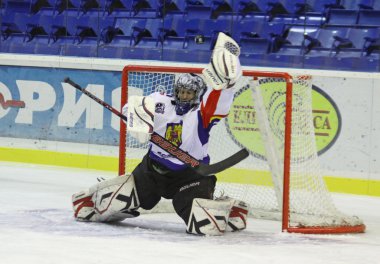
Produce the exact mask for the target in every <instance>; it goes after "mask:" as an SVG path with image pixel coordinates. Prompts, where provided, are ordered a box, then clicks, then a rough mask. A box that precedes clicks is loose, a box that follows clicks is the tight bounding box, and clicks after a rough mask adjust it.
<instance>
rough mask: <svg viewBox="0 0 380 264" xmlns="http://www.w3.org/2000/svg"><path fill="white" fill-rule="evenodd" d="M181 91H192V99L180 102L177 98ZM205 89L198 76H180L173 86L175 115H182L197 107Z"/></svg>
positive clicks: (188, 74)
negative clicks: (193, 93)
mask: <svg viewBox="0 0 380 264" xmlns="http://www.w3.org/2000/svg"><path fill="white" fill-rule="evenodd" d="M182 89H188V90H192V91H194V92H195V95H194V98H193V99H191V100H189V101H182V100H181V99H180V97H179V93H180V90H182ZM206 89H207V86H206V84H205V82H204V81H203V79H202V78H201V77H200V76H198V75H196V74H193V73H185V74H181V75H180V76H179V78H178V80H177V82H176V84H175V86H174V101H175V110H176V113H177V115H184V114H186V113H187V112H188V111H189V110H190V109H191V108H193V107H195V106H198V105H199V103H200V102H201V100H202V96H203V95H204V93H205V92H206Z"/></svg>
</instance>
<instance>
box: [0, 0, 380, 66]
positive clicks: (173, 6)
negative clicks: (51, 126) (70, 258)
mask: <svg viewBox="0 0 380 264" xmlns="http://www.w3.org/2000/svg"><path fill="white" fill-rule="evenodd" d="M0 14H1V18H0V23H1V38H0V52H2V53H26V54H46V55H61V56H81V57H104V58H114V59H118V58H124V59H128V58H129V59H143V60H169V61H187V62H199V63H201V62H207V61H208V59H209V56H210V54H211V51H212V48H213V45H214V43H215V39H216V36H217V33H218V32H225V33H227V34H229V35H231V36H233V37H234V39H236V41H237V42H238V43H239V44H240V45H241V47H242V62H243V64H245V65H252V66H254V65H257V66H271V67H298V68H302V67H305V68H313V69H314V68H318V69H343V70H355V71H373V72H376V71H379V69H380V66H379V65H380V62H379V57H380V40H379V38H380V1H375V0H182V1H181V0H2V1H0Z"/></svg>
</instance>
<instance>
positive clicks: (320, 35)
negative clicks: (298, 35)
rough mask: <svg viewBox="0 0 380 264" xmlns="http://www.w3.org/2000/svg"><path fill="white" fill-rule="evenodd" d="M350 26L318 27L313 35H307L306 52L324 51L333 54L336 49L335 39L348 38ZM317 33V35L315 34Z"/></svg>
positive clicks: (318, 53)
mask: <svg viewBox="0 0 380 264" xmlns="http://www.w3.org/2000/svg"><path fill="white" fill-rule="evenodd" d="M348 31H349V28H345V27H335V28H334V27H331V28H322V29H318V30H317V31H316V32H315V33H313V36H305V49H306V50H305V54H309V55H310V54H317V56H320V55H321V54H322V55H323V54H324V53H327V54H331V53H332V52H333V51H334V46H333V44H335V41H336V39H337V38H346V37H347V34H348ZM314 34H315V35H314Z"/></svg>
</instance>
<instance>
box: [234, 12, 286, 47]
mask: <svg viewBox="0 0 380 264" xmlns="http://www.w3.org/2000/svg"><path fill="white" fill-rule="evenodd" d="M283 30H284V25H283V24H281V23H271V22H267V21H266V19H265V17H262V16H260V17H256V18H252V19H244V20H241V21H240V22H238V23H237V25H235V27H234V31H233V32H232V36H233V38H234V39H235V40H236V41H237V42H240V40H241V39H242V38H257V37H260V38H266V39H271V38H272V37H273V36H274V35H281V34H282V33H283Z"/></svg>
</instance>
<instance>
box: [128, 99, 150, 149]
mask: <svg viewBox="0 0 380 264" xmlns="http://www.w3.org/2000/svg"><path fill="white" fill-rule="evenodd" d="M125 113H126V116H127V119H128V121H127V131H128V133H130V135H131V136H132V137H134V138H136V139H137V140H138V141H139V142H140V143H145V142H147V141H148V140H149V139H150V135H151V134H152V133H153V125H154V100H153V98H150V97H147V96H131V97H130V98H129V99H128V105H127V106H124V107H123V114H124V115H125Z"/></svg>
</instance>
